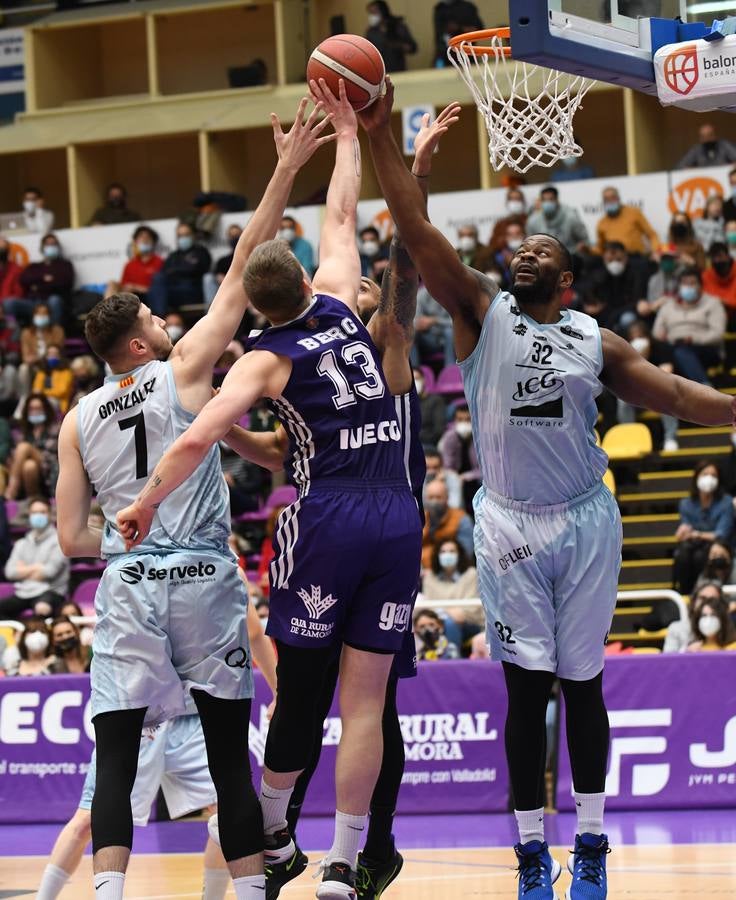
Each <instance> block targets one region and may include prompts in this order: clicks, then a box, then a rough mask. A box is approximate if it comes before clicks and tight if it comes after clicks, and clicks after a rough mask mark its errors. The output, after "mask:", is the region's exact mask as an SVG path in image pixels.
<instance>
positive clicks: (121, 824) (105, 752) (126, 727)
mask: <svg viewBox="0 0 736 900" xmlns="http://www.w3.org/2000/svg"><path fill="white" fill-rule="evenodd" d="M145 714H146V710H145V708H143V709H124V710H116V711H114V712H107V713H100V714H99V715H97V716H95V717H94V719H93V720H92V723H93V725H94V727H95V740H96V766H97V777H96V782H95V793H94V797H93V798H92V815H91V823H92V849H93V852H94V853H97V851H98V850H102V849H103V848H105V847H127V848H128V849H131V848H132V846H133V813H132V811H131V808H130V792H131V791H132V790H133V783H134V782H135V776H136V772H137V771H138V751H139V749H140V745H141V728H143V719H144V717H145Z"/></svg>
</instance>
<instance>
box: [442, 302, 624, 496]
mask: <svg viewBox="0 0 736 900" xmlns="http://www.w3.org/2000/svg"><path fill="white" fill-rule="evenodd" d="M602 367H603V351H602V346H601V336H600V331H599V328H598V324H597V323H596V321H595V320H594V319H592V318H591V317H590V316H586V315H584V314H583V313H579V312H573V311H571V310H567V309H566V310H563V312H562V317H561V319H560V320H559V322H556V323H555V324H553V325H539V324H537V323H536V322H535V321H534V320H533V319H531V318H529V317H528V316H525V315H524V314H523V313H522V312H521V310H520V309H519V307H518V306H517V305H516V301H515V300H514V298H513V297H512V296H511V295H510V294H508V293H506V292H505V291H503V292H500V293H499V294H498V295H497V296H496V298H495V299H494V300H493V303H492V304H491V307H490V309H489V310H488V312H487V314H486V317H485V319H484V321H483V328H482V330H481V333H480V337H479V339H478V344H477V346H476V348H475V350H474V351H473V352H472V353H471V355H470V356H469V357H468V358H467V359H466V360H464V361H463V362H461V363H460V369H461V371H462V374H463V381H464V384H465V394H466V396H467V398H468V404H469V406H470V413H471V417H472V421H473V438H474V442H475V449H476V451H477V453H478V458H479V461H480V466H481V471H482V474H483V483H484V485H485V486H486V487H487V488H488V489H489V490H491V491H493V493H495V494H498V495H500V496H502V497H508V498H510V499H512V500H521V501H525V502H527V503H532V504H537V505H541V506H551V505H553V504H556V503H564V502H567V501H569V500H572V499H573V498H575V497H578V496H579V495H580V494H583V493H585V492H586V491H587V490H589V489H590V488H592V487H594V486H595V485H596V484H598V483H599V482H600V480H601V478H602V476H603V473H604V472H605V471H606V467H607V465H608V458H607V456H606V454H605V453H604V452H603V451H602V450H601V449H600V447H597V446H596V440H595V432H594V427H595V423H596V420H597V416H598V412H597V409H596V405H595V398H596V397H597V396H598V394H600V392H601V390H602V385H601V382H600V379H599V375H600V372H601V369H602Z"/></svg>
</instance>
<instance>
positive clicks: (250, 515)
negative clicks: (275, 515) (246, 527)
mask: <svg viewBox="0 0 736 900" xmlns="http://www.w3.org/2000/svg"><path fill="white" fill-rule="evenodd" d="M296 498H297V493H296V488H295V487H292V485H290V484H282V485H281V487H277V488H276V489H275V490H273V491H271V493H270V495H269V497H268V499H267V500H266V503H265V504H264V505H263V506H262V507H261V508H260V509H257V510H256V511H255V512H247V513H243V514H242V515H240V516H238V517H237V520H238V521H239V522H265V521H266V519H267V518H268V517H269V516H270V515H271V513H272V512H273V511H274V509H275V508H276V507H277V506H288V505H289V504H290V503H294V502H295V501H296Z"/></svg>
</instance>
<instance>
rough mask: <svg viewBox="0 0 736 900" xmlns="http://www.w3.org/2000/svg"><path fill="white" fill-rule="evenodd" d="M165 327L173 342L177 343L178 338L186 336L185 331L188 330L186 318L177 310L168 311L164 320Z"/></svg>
mask: <svg viewBox="0 0 736 900" xmlns="http://www.w3.org/2000/svg"><path fill="white" fill-rule="evenodd" d="M164 328H165V329H166V333H167V334H168V336H169V337H170V338H171V343H172V344H175V343H176V342H177V341H178V340H180V339H181V338H183V337H184V333H185V332H186V330H187V326H186V325H185V324H184V319H183V318H182V317H181V315H180V314H179V313H177V312H171V313H167V315H166V319H165V320H164Z"/></svg>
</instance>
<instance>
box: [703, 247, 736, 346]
mask: <svg viewBox="0 0 736 900" xmlns="http://www.w3.org/2000/svg"><path fill="white" fill-rule="evenodd" d="M735 234H736V232H735ZM703 290H704V291H705V293H706V294H710V295H711V296H712V297H718V299H719V300H720V301H721V303H723V305H724V306H725V307H726V310H727V313H728V317H729V328H730V327H731V323H732V322H733V321H734V320H736V259H734V257H732V256H731V254H730V253H729V252H728V245H727V244H725V243H723V242H720V241H717V242H716V243H714V244H712V245H711V248H710V268H708V269H706V270H705V272H703Z"/></svg>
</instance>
